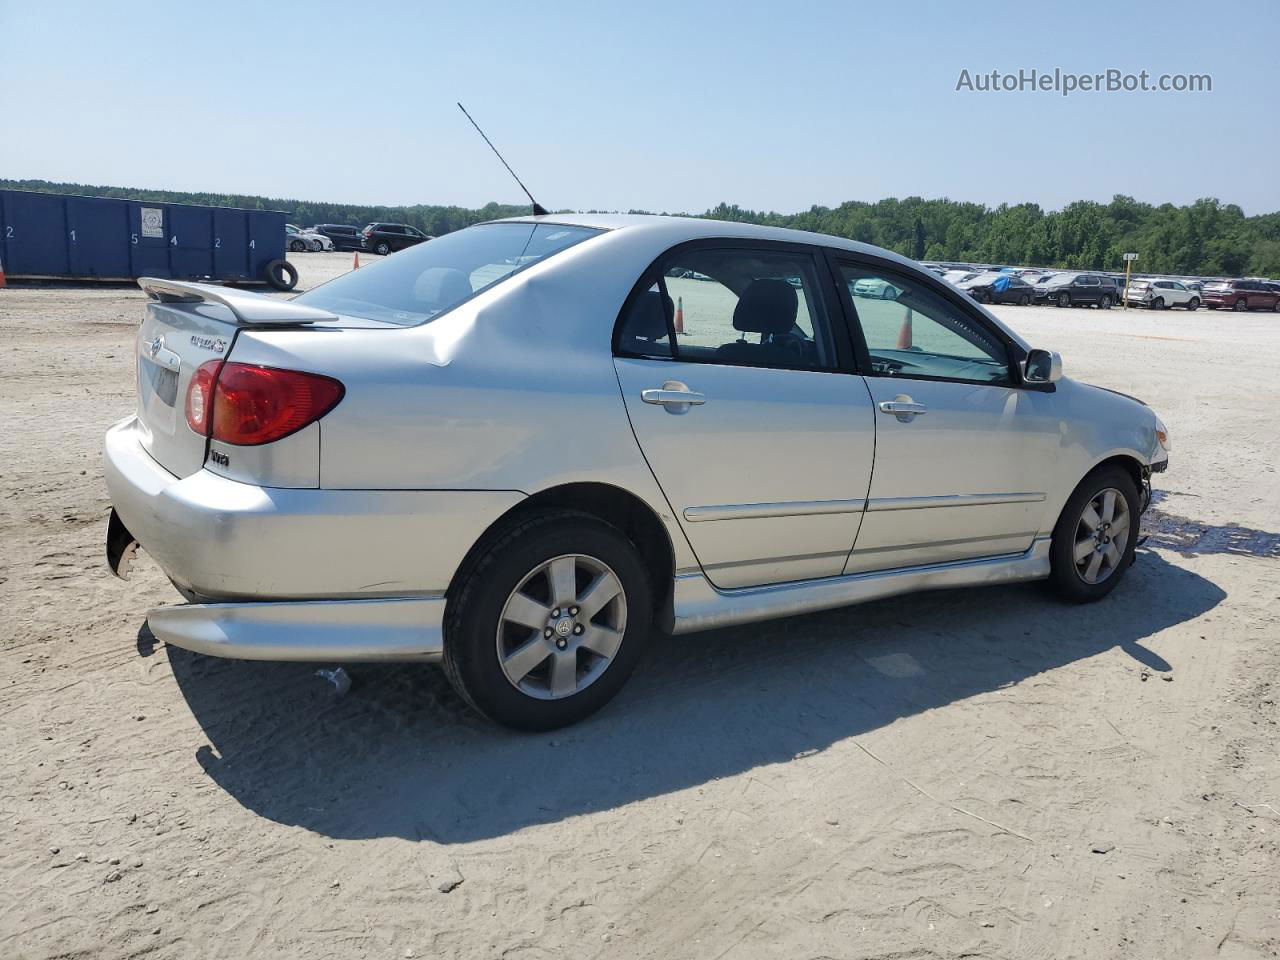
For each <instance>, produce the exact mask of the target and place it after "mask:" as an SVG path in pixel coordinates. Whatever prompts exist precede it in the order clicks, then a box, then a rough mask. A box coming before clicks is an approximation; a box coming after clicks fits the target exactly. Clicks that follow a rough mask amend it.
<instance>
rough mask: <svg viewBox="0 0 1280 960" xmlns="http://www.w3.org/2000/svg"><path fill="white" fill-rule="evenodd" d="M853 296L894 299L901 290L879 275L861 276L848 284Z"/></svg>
mask: <svg viewBox="0 0 1280 960" xmlns="http://www.w3.org/2000/svg"><path fill="white" fill-rule="evenodd" d="M849 292H850V293H851V294H853V295H854V296H855V297H871V298H873V299H876V300H896V299H897V298H898V294H900V293H901V292H902V291H901V290H899V289H898V288H897V287H895V286H894V285H893V284H892V283H890V282H889V281H887V280H883V279H881V278H880V277H862V278H859V279H857V280H854V281H853V282H852V283H851V284H850V285H849Z"/></svg>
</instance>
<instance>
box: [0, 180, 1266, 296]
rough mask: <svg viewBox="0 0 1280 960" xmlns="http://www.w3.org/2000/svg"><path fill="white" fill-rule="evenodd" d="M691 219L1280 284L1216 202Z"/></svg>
mask: <svg viewBox="0 0 1280 960" xmlns="http://www.w3.org/2000/svg"><path fill="white" fill-rule="evenodd" d="M0 188H7V189H14V190H38V191H42V192H47V193H64V194H83V195H87V196H99V197H122V198H129V199H136V200H155V201H160V202H167V203H196V204H204V205H208V206H229V207H246V208H249V209H255V210H283V211H284V212H285V213H286V214H287V216H288V218H289V220H290V222H293V223H298V224H301V225H303V226H309V225H311V224H313V223H349V224H354V225H357V226H363V225H365V224H366V223H371V222H374V221H380V220H382V221H391V222H395V223H408V224H411V225H413V226H415V227H417V228H418V229H420V230H422V231H424V232H426V233H429V234H432V235H434V236H439V235H441V234H444V233H449V232H450V231H453V230H460V229H461V228H463V227H466V226H470V225H471V224H473V223H478V222H480V221H482V220H493V219H497V218H500V217H511V216H519V215H521V214H525V213H528V212H529V208H528V207H527V206H524V205H514V204H500V203H488V204H486V205H485V206H483V207H479V208H467V207H457V206H437V205H432V204H416V205H414V206H366V205H361V204H335V203H319V202H315V201H309V200H289V199H280V198H275V197H258V196H246V195H237V194H222V193H187V192H179V191H174V190H141V189H137V188H133V187H98V186H89V185H86V184H79V183H50V182H48V181H44V180H0ZM561 212H564V211H561ZM631 212H633V213H645V212H649V211H643V210H634V211H631ZM695 215H696V216H702V217H709V218H711V219H715V220H733V221H739V222H744V223H762V224H769V225H772V226H779V227H792V228H795V229H799V230H812V231H815V232H818V233H827V234H832V235H834V236H838V237H847V238H849V239H852V240H859V241H862V242H864V243H871V244H875V245H876V246H879V247H885V248H886V249H889V250H893V251H896V252H897V253H901V254H903V255H905V256H908V257H912V258H914V259H916V260H937V261H957V262H964V263H987V264H1014V265H1028V266H1042V267H1063V268H1066V269H1078V270H1121V269H1123V267H1124V264H1123V257H1122V255H1123V254H1124V253H1126V252H1129V251H1133V252H1136V253H1138V254H1139V255H1140V259H1139V261H1138V264H1137V266H1138V268H1139V269H1140V270H1141V271H1143V272H1148V273H1172V274H1186V275H1195V276H1224V277H1238V276H1267V277H1276V276H1280V212H1277V213H1266V214H1260V215H1258V216H1253V217H1246V216H1245V215H1244V211H1243V210H1241V209H1240V207H1239V206H1237V205H1236V204H1233V203H1222V202H1220V201H1218V200H1216V199H1212V198H1205V199H1201V200H1197V201H1196V202H1195V203H1192V204H1188V205H1186V206H1176V205H1174V204H1171V203H1165V204H1160V205H1159V206H1154V205H1152V204H1149V203H1140V202H1139V201H1137V200H1135V199H1134V198H1133V197H1126V196H1119V195H1117V196H1116V197H1114V198H1113V199H1112V200H1111V202H1110V203H1096V202H1093V201H1089V200H1081V201H1077V202H1075V203H1071V204H1068V205H1067V206H1065V207H1063V208H1062V209H1061V210H1044V209H1042V208H1041V207H1040V206H1039V205H1038V204H1034V203H1020V204H1013V205H1010V204H1003V203H1002V204H1000V205H999V206H997V207H987V206H984V205H983V204H979V203H965V202H961V201H956V200H948V199H936V200H925V199H922V198H920V197H907V198H905V199H897V198H889V199H886V200H878V201H876V202H874V203H867V202H863V201H857V200H851V201H848V202H846V203H842V204H840V205H839V206H836V207H822V206H815V207H810V208H809V209H808V210H805V211H803V212H801V213H775V212H766V211H760V210H747V209H744V208H742V207H739V206H737V205H730V204H725V203H721V204H719V205H717V206H715V207H712V208H711V209H710V210H707V211H705V212H703V213H700V214H695Z"/></svg>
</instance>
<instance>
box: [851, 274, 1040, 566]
mask: <svg viewBox="0 0 1280 960" xmlns="http://www.w3.org/2000/svg"><path fill="white" fill-rule="evenodd" d="M839 269H840V273H841V276H842V279H843V287H844V290H845V291H848V292H849V293H850V298H849V300H848V301H846V304H847V306H848V308H850V309H851V312H852V314H853V315H854V317H855V334H858V333H860V334H861V337H862V339H863V340H864V341H865V347H866V351H867V352H866V354H865V355H864V357H863V364H864V366H865V367H866V370H867V374H868V375H867V377H866V383H867V386H868V388H869V390H870V392H871V397H872V400H873V402H874V404H875V419H876V461H875V472H874V474H873V476H872V478H871V488H870V492H869V494H868V500H867V513H866V516H865V517H864V519H863V521H862V526H861V529H860V530H859V533H858V537H857V541H856V542H855V544H854V549H853V551H852V553H851V554H850V556H849V561H848V564H847V566H846V572H848V573H860V572H864V571H869V570H885V569H894V568H899V567H908V566H917V565H920V564H928V563H943V562H949V561H955V560H965V559H971V558H975V557H987V556H997V555H1001V554H1011V553H1020V552H1022V551H1023V550H1026V549H1027V548H1028V547H1030V546H1031V542H1032V540H1033V539H1034V538H1035V535H1036V533H1037V531H1038V527H1039V523H1040V519H1039V518H1040V517H1041V516H1042V514H1043V507H1044V500H1045V496H1046V492H1047V490H1048V489H1049V484H1048V474H1049V471H1050V470H1051V469H1052V464H1053V462H1054V452H1055V449H1056V445H1057V442H1058V429H1057V421H1056V420H1055V419H1054V416H1053V411H1052V409H1051V405H1050V403H1049V401H1050V400H1051V396H1050V395H1047V394H1045V393H1042V392H1038V391H1034V390H1027V389H1024V388H1022V387H1020V386H1018V385H1017V381H1018V378H1017V377H1016V375H1015V373H1014V371H1013V370H1012V368H1011V358H1010V355H1009V350H1008V348H1007V345H1006V343H1005V342H1004V341H1003V339H1002V338H1001V336H1000V335H999V334H998V333H997V332H996V331H995V330H994V329H992V328H991V327H990V326H989V325H987V324H986V323H985V321H984V320H983V319H982V318H981V317H980V316H978V315H976V314H975V312H973V311H972V310H971V309H970V308H968V307H967V306H966V305H965V304H964V303H962V302H961V301H960V300H959V299H958V298H956V297H952V296H949V295H947V294H945V293H943V292H942V291H940V290H936V289H934V288H932V287H930V286H928V285H926V284H925V283H924V282H922V281H920V280H917V279H912V278H910V277H909V276H907V275H905V274H901V275H900V274H897V273H894V272H891V271H885V270H883V269H881V268H880V267H878V266H874V265H871V264H870V263H868V264H862V263H859V262H857V261H855V260H849V261H842V262H841V264H840V268H839ZM868 280H881V281H887V282H888V283H890V284H892V285H893V286H894V287H895V288H897V289H898V290H900V291H901V293H900V294H899V295H898V297H897V298H896V299H894V300H882V299H881V300H877V299H874V298H868V297H864V296H859V295H858V293H857V291H859V290H865V289H867V288H868V287H870V286H871V285H872V284H869V283H868V282H867V281H868ZM859 350H861V345H859Z"/></svg>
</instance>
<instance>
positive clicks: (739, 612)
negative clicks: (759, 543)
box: [668, 537, 1050, 633]
mask: <svg viewBox="0 0 1280 960" xmlns="http://www.w3.org/2000/svg"><path fill="white" fill-rule="evenodd" d="M1049 542H1050V538H1049V537H1040V538H1038V539H1037V540H1036V541H1035V542H1034V543H1032V545H1031V546H1030V548H1028V549H1027V550H1026V551H1025V552H1023V553H1016V554H1007V555H1004V556H999V557H985V558H983V559H981V560H960V561H957V562H955V563H937V564H930V565H928V566H921V567H904V568H902V569H900V570H889V571H885V572H880V573H858V574H852V575H849V576H842V577H826V578H823V579H821V580H806V581H801V582H798V583H778V584H772V585H769V586H764V587H744V588H742V589H737V590H717V589H716V588H715V587H714V586H712V585H711V582H710V581H709V580H707V578H706V577H705V576H704V575H702V574H701V573H695V574H690V575H687V576H681V577H676V578H675V583H674V586H673V590H672V608H671V619H672V622H671V623H670V624H669V625H668V629H669V631H670V632H671V633H690V632H692V631H695V630H712V629H715V628H717V627H729V626H734V625H735V624H741V623H752V622H754V621H757V620H771V619H774V618H776V617H790V616H795V615H796V614H801V613H814V612H816V611H818V610H830V609H832V608H834V607H843V606H848V605H850V604H855V603H865V602H867V601H868V600H879V599H881V598H882V597H892V596H895V595H897V594H902V593H914V592H915V591H917V590H935V589H941V588H944V587H972V586H984V585H987V584H994V583H1013V582H1016V581H1019V580H1039V579H1043V578H1044V577H1047V576H1048V575H1049Z"/></svg>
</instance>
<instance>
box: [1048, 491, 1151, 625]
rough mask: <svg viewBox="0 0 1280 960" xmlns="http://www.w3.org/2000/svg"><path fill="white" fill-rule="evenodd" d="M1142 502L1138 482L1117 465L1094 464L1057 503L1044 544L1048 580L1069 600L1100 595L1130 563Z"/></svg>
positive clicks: (1082, 600) (1081, 600)
mask: <svg viewBox="0 0 1280 960" xmlns="http://www.w3.org/2000/svg"><path fill="white" fill-rule="evenodd" d="M1140 514H1141V506H1140V503H1139V499H1138V487H1137V485H1136V484H1135V483H1134V482H1133V477H1132V476H1130V475H1129V473H1128V471H1126V470H1125V469H1123V468H1122V467H1118V466H1109V467H1101V468H1099V469H1097V470H1094V471H1093V472H1092V473H1090V474H1089V475H1088V476H1086V477H1085V478H1084V479H1083V480H1081V481H1080V485H1079V486H1077V487H1076V489H1075V492H1073V493H1072V494H1071V497H1070V498H1069V499H1068V500H1067V505H1066V506H1065V507H1063V508H1062V515H1061V516H1060V517H1059V518H1058V523H1057V525H1056V526H1055V527H1054V530H1053V542H1052V545H1051V546H1050V548H1049V564H1050V574H1049V580H1050V582H1051V583H1052V585H1053V586H1054V588H1055V589H1056V590H1057V592H1058V594H1059V595H1061V596H1062V597H1063V598H1064V599H1066V600H1070V601H1072V602H1073V603H1091V602H1092V601H1094V600H1101V599H1102V598H1103V597H1105V596H1106V595H1107V594H1108V593H1110V592H1111V591H1112V590H1114V589H1115V588H1116V585H1117V584H1118V583H1119V582H1120V579H1121V577H1123V576H1124V572H1125V570H1127V569H1128V568H1129V566H1130V565H1131V564H1132V563H1133V554H1134V549H1135V548H1136V546H1137V542H1138V522H1139V517H1140Z"/></svg>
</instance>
